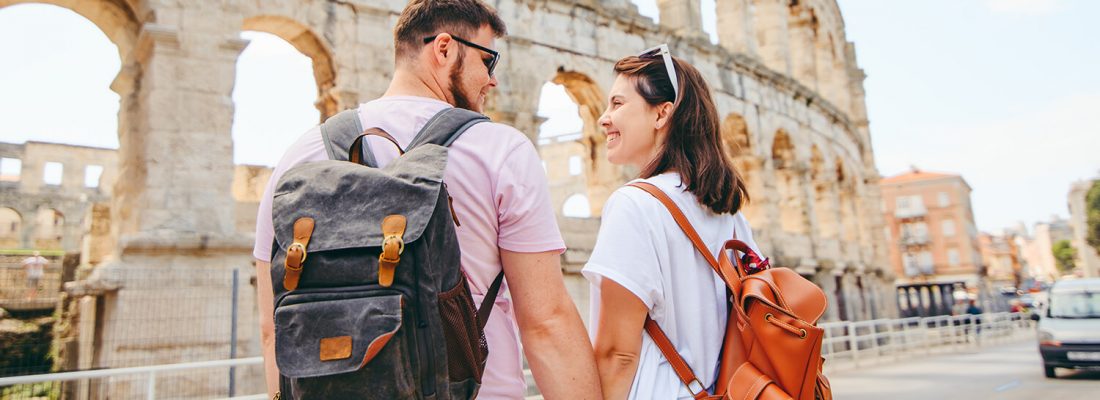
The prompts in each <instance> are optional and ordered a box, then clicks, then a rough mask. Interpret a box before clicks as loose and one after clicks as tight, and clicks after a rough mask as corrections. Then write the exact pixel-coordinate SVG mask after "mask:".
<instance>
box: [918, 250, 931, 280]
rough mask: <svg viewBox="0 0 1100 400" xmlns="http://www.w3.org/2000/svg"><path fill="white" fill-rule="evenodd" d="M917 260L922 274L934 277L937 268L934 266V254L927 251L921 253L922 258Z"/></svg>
mask: <svg viewBox="0 0 1100 400" xmlns="http://www.w3.org/2000/svg"><path fill="white" fill-rule="evenodd" d="M917 260H918V261H917V263H918V264H919V265H920V272H921V273H922V274H925V275H932V274H933V273H935V268H933V264H932V252H930V251H927V250H926V251H922V252H920V256H919V257H918V258H917Z"/></svg>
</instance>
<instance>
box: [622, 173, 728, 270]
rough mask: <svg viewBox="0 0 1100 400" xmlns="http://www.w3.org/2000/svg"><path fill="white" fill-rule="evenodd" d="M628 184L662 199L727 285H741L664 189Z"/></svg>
mask: <svg viewBox="0 0 1100 400" xmlns="http://www.w3.org/2000/svg"><path fill="white" fill-rule="evenodd" d="M628 186H632V187H636V188H638V189H642V190H644V191H645V192H646V193H649V194H650V195H651V196H653V197H656V198H657V200H658V201H660V202H661V204H662V205H664V206H665V208H666V209H668V212H669V213H670V214H672V219H674V220H676V225H679V226H680V229H681V230H683V231H684V234H685V235H687V237H688V240H690V241H691V244H692V245H693V246H695V250H697V251H698V252H699V254H701V255H703V259H705V260H707V264H709V265H710V267H711V269H713V270H714V272H715V273H717V274H718V277H720V278H722V281H724V282H725V283H726V285H727V286H729V287H730V288H731V289H732V288H735V287H738V286H739V285H736V284H735V283H734V279H735V278H736V276H735V275H732V274H733V271H732V269H731V268H725V266H724V265H722V264H721V263H719V262H718V259H717V258H715V257H714V254H712V253H711V252H710V249H708V248H707V245H706V244H704V243H703V239H702V238H700V237H699V233H698V232H696V231H695V227H693V226H691V221H688V219H687V216H685V215H684V212H683V211H681V210H680V207H679V206H677V205H676V203H675V202H673V201H672V199H671V198H669V197H668V195H667V194H665V192H664V191H662V190H661V189H660V188H658V187H657V186H654V185H653V184H652V183H648V182H634V183H631V184H628Z"/></svg>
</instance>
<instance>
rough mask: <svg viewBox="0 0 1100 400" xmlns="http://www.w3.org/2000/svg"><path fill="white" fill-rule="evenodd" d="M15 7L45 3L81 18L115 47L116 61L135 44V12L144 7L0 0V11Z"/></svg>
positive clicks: (79, 0) (108, 1)
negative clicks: (99, 31) (100, 32)
mask: <svg viewBox="0 0 1100 400" xmlns="http://www.w3.org/2000/svg"><path fill="white" fill-rule="evenodd" d="M18 4H48V5H52V6H58V7H61V8H64V9H67V10H69V11H72V12H74V13H76V14H77V15H80V16H81V17H84V18H85V19H87V20H89V21H91V22H92V23H93V24H95V26H97V27H99V30H101V31H103V34H105V35H107V38H108V39H110V40H111V42H112V43H114V44H115V45H116V46H118V54H119V58H120V59H123V60H125V59H126V56H127V55H128V54H130V51H131V50H133V49H134V46H135V45H136V44H137V38H138V32H139V31H140V29H141V20H142V19H141V18H138V13H137V12H136V11H135V10H138V9H141V8H142V6H143V5H144V4H143V2H142V1H140V0H134V1H115V0H0V9H2V8H4V7H7V6H12V5H18Z"/></svg>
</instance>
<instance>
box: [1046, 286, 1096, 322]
mask: <svg viewBox="0 0 1100 400" xmlns="http://www.w3.org/2000/svg"><path fill="white" fill-rule="evenodd" d="M1050 316H1051V317H1054V318H1100V292H1078V293H1055V294H1054V295H1053V296H1051V299H1050Z"/></svg>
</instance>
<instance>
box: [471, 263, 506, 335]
mask: <svg viewBox="0 0 1100 400" xmlns="http://www.w3.org/2000/svg"><path fill="white" fill-rule="evenodd" d="M462 279H466V278H465V277H463V278H462ZM501 283H504V271H503V270H502V271H500V273H499V274H497V278H496V279H493V284H492V285H489V291H487V292H485V297H484V298H482V299H481V307H478V309H477V326H479V327H481V330H482V331H484V330H485V324H487V323H489V314H490V313H492V312H493V303H495V302H496V301H497V294H499V293H500V285H501Z"/></svg>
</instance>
